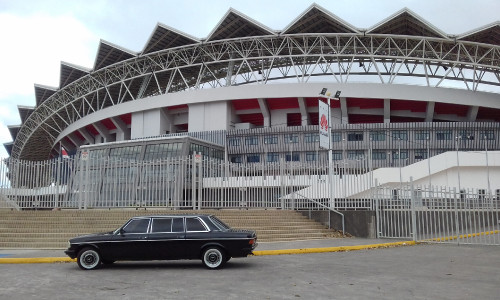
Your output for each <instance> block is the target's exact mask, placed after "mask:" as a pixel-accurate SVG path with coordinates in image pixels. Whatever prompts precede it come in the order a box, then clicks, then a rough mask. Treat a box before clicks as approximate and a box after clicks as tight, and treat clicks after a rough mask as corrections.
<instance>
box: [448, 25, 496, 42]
mask: <svg viewBox="0 0 500 300" xmlns="http://www.w3.org/2000/svg"><path fill="white" fill-rule="evenodd" d="M457 40H463V41H470V42H476V43H484V44H492V45H500V21H496V22H493V23H490V24H487V25H484V26H481V27H478V28H476V29H473V30H471V31H468V32H465V33H463V34H461V35H459V36H457Z"/></svg>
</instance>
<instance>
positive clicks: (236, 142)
mask: <svg viewBox="0 0 500 300" xmlns="http://www.w3.org/2000/svg"><path fill="white" fill-rule="evenodd" d="M227 144H228V146H239V145H240V138H239V137H235V138H229V139H228V140H227Z"/></svg>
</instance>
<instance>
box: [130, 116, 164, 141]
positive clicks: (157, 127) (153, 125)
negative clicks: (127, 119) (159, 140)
mask: <svg viewBox="0 0 500 300" xmlns="http://www.w3.org/2000/svg"><path fill="white" fill-rule="evenodd" d="M170 124H171V122H170V120H169V118H168V116H167V114H165V112H164V111H163V110H162V109H161V108H158V109H151V110H144V111H139V112H135V113H133V114H132V125H131V131H130V138H132V139H134V138H141V137H148V136H156V135H161V134H165V133H166V132H167V131H170Z"/></svg>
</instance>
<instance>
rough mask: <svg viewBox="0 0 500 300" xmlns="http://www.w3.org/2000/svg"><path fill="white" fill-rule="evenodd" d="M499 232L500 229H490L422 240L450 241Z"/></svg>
mask: <svg viewBox="0 0 500 300" xmlns="http://www.w3.org/2000/svg"><path fill="white" fill-rule="evenodd" d="M499 233H500V230H492V231H485V232H478V233H469V234H462V235H459V236H456V235H454V236H449V237H442V238H433V239H428V240H424V241H428V242H442V241H451V240H457V239H465V238H471V237H477V236H482V235H492V234H499Z"/></svg>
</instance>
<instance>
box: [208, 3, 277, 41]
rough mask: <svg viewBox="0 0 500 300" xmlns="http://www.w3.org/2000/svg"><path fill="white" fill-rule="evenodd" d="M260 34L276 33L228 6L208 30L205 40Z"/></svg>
mask: <svg viewBox="0 0 500 300" xmlns="http://www.w3.org/2000/svg"><path fill="white" fill-rule="evenodd" d="M262 35H276V33H275V32H274V31H273V30H272V29H271V28H269V27H267V26H265V25H263V24H262V23H260V22H258V21H256V20H254V19H252V18H250V17H249V16H247V15H245V14H243V13H241V12H239V11H237V10H236V9H234V8H230V9H229V10H228V11H227V12H226V14H225V15H224V16H223V17H222V19H221V20H220V21H219V23H218V24H217V26H215V28H214V29H213V30H212V32H210V34H209V35H208V37H207V38H206V41H214V40H224V39H231V38H238V37H247V36H262Z"/></svg>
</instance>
